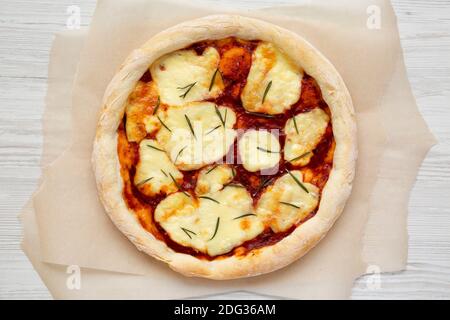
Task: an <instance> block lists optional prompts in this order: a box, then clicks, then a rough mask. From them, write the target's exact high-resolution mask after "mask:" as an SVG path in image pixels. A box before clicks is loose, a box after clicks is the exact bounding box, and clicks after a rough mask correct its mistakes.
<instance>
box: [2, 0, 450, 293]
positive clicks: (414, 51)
mask: <svg viewBox="0 0 450 320" xmlns="http://www.w3.org/2000/svg"><path fill="white" fill-rule="evenodd" d="M204 1H208V2H218V1H220V0H204ZM355 1H357V0H355ZM223 2H224V1H223ZM273 3H278V4H284V3H295V0H282V1H276V0H247V1H245V0H234V1H227V4H228V5H240V6H242V7H246V8H255V7H261V6H267V5H270V4H273ZM393 4H394V7H395V10H396V13H397V16H398V22H399V27H400V34H401V40H402V44H403V48H404V52H405V59H406V65H407V68H408V74H409V78H410V81H411V84H412V87H413V91H414V94H415V96H416V99H417V102H418V104H419V107H420V110H421V112H422V114H423V116H424V117H425V119H426V121H427V123H428V125H429V126H430V128H431V130H432V132H433V133H434V135H435V136H436V138H437V139H438V140H439V144H438V145H437V146H435V147H434V148H433V149H432V151H431V152H430V154H429V155H428V157H427V159H426V160H425V162H424V164H423V166H422V168H421V170H420V173H419V176H418V179H417V183H416V185H415V188H414V190H413V192H412V195H411V200H410V205H409V234H410V239H409V258H408V267H407V270H406V271H404V272H400V273H394V274H385V275H383V276H382V283H381V288H380V289H379V290H368V289H366V288H367V286H366V284H365V279H364V278H362V279H360V280H358V281H357V283H356V284H355V288H354V290H353V297H354V298H356V299H366V298H387V299H392V298H401V299H417V298H422V299H429V298H447V299H449V298H450V59H449V57H450V0H393ZM70 5H78V6H79V7H80V8H81V18H82V20H81V23H82V26H87V25H88V24H89V22H90V19H91V16H92V13H93V11H94V8H95V1H94V0H38V1H36V0H34V1H33V0H0V298H25V299H27V298H29V299H45V298H51V297H50V294H49V293H48V291H47V289H46V288H45V286H44V285H43V283H42V282H41V280H40V279H39V277H38V275H37V274H36V272H35V271H34V270H33V268H32V266H31V264H30V263H29V262H28V260H27V258H26V257H25V255H24V254H23V253H22V251H21V250H20V247H19V243H20V240H21V232H22V231H21V226H20V224H19V221H18V219H17V214H18V212H19V211H20V210H21V208H22V207H23V205H24V204H25V202H26V201H27V200H28V199H29V197H30V195H31V193H32V192H33V191H34V190H35V188H36V186H37V182H38V178H39V176H40V174H41V173H40V168H39V160H40V156H41V146H42V134H41V118H42V112H43V106H44V97H45V94H46V83H47V64H48V58H49V49H50V47H51V44H52V39H53V34H54V32H56V31H58V30H62V29H64V28H65V26H66V19H67V14H66V10H67V7H68V6H70ZM221 297H222V298H257V297H256V296H254V295H250V294H243V293H241V294H231V295H224V296H221Z"/></svg>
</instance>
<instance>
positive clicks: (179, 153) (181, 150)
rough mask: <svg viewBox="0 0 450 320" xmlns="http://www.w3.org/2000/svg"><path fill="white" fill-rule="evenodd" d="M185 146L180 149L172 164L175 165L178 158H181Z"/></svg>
mask: <svg viewBox="0 0 450 320" xmlns="http://www.w3.org/2000/svg"><path fill="white" fill-rule="evenodd" d="M186 148H187V146H184V147H183V148H181V149H180V151H178V154H177V156H176V157H175V160H174V161H173V163H177V160H178V157H179V156H181V154H182V153H183V151H184V149H186Z"/></svg>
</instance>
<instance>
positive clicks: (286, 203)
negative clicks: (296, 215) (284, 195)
mask: <svg viewBox="0 0 450 320" xmlns="http://www.w3.org/2000/svg"><path fill="white" fill-rule="evenodd" d="M280 203H281V204H284V205H285V206H289V207H293V208H296V209H300V207H299V206H296V205H295V204H292V203H289V202H284V201H280Z"/></svg>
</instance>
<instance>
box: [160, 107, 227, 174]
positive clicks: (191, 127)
mask: <svg viewBox="0 0 450 320" xmlns="http://www.w3.org/2000/svg"><path fill="white" fill-rule="evenodd" d="M218 113H220V116H219V114H218ZM163 118H164V120H163V119H161V120H162V121H163V122H164V124H165V126H166V127H163V128H161V130H160V131H158V134H157V140H158V141H159V142H160V143H161V144H162V145H163V146H164V148H165V149H166V150H167V151H168V152H169V155H170V159H171V160H172V162H173V163H175V165H176V166H177V167H178V168H179V169H181V170H196V169H200V168H202V167H203V166H205V165H207V164H210V163H213V162H216V161H218V160H221V159H222V158H223V156H224V155H225V154H226V153H227V152H228V150H229V149H230V147H231V146H232V144H233V142H234V140H235V138H236V132H235V130H233V129H232V128H233V125H234V123H235V122H236V115H235V113H234V112H233V110H232V109H229V108H226V107H217V106H216V105H215V104H213V103H210V102H192V103H188V104H186V105H184V106H182V107H170V108H169V109H168V110H167V112H166V114H165V116H164V117H163ZM223 123H225V126H224V124H223Z"/></svg>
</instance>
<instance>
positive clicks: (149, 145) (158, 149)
mask: <svg viewBox="0 0 450 320" xmlns="http://www.w3.org/2000/svg"><path fill="white" fill-rule="evenodd" d="M147 147H149V148H152V149H155V150H157V151H161V152H165V151H164V150H163V149H160V148H157V147H155V146H152V145H151V144H147Z"/></svg>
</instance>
